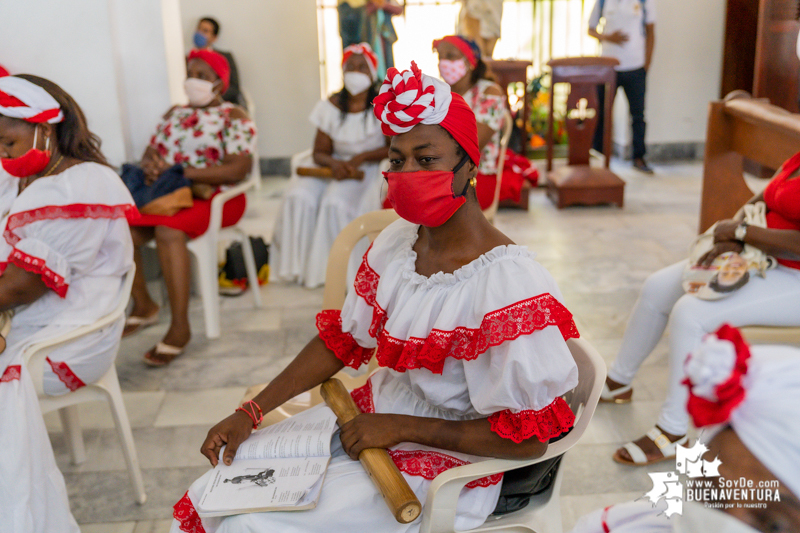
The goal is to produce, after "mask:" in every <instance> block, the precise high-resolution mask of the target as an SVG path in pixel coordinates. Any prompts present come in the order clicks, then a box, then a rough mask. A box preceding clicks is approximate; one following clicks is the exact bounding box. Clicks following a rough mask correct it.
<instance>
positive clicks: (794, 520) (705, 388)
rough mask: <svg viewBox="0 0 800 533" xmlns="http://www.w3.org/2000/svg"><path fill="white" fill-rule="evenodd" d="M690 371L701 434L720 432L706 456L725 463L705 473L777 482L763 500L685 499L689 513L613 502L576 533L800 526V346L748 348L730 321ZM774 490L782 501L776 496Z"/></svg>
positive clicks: (760, 483)
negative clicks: (714, 471)
mask: <svg viewBox="0 0 800 533" xmlns="http://www.w3.org/2000/svg"><path fill="white" fill-rule="evenodd" d="M686 375H687V380H686V381H685V383H686V384H687V385H688V387H689V405H688V410H689V414H690V415H691V416H692V419H693V421H694V424H695V426H697V427H707V428H708V429H706V430H705V431H704V432H702V433H701V435H700V437H701V440H704V439H703V437H707V436H710V437H713V438H711V439H710V440H709V441H708V444H707V445H708V448H709V450H708V452H707V453H706V456H705V459H707V460H713V459H715V458H717V459H719V461H720V463H721V464H720V466H719V475H720V476H719V477H716V476H715V477H709V478H705V479H708V480H710V481H709V482H710V483H712V486H714V487H717V486H719V483H720V481H721V480H723V479H727V480H737V481H738V480H740V479H744V480H746V482H751V483H752V487H754V488H757V489H758V488H759V487H771V488H769V489H766V488H762V490H761V491H760V492H761V494H762V499H761V500H760V501H758V500H757V498H758V492H759V491H758V490H757V491H756V496H755V499H756V501H754V499H753V497H751V499H748V500H737V499H736V497H735V495H734V496H732V497H730V498H727V497H726V499H718V500H714V501H708V502H706V503H708V504H713V505H710V506H708V507H707V506H705V505H704V504H703V503H695V502H684V503H683V515H682V516H679V515H673V516H672V517H671V518H667V517H666V516H665V515H664V514H662V512H663V510H664V509H663V508H662V507H660V508H654V507H653V506H652V505H651V504H649V503H647V502H631V503H625V504H620V505H614V506H611V507H607V508H605V509H602V510H597V511H595V512H593V513H591V514H589V515H586V516H585V517H583V518H582V519H581V520H580V521H579V522H578V525H577V526H576V527H575V529H574V530H573V531H572V533H661V532H664V533H666V532H672V531H676V532H687V533H688V532H692V533H701V532H703V533H704V532H706V531H713V532H714V533H754V532H756V531H761V532H763V533H795V532H797V531H800V499H798V496H800V446H798V443H799V442H800V417H798V416H797V406H798V405H800V350H798V349H797V348H790V347H787V346H754V347H753V348H749V347H748V346H747V345H746V344H745V342H744V340H743V339H742V337H741V335H740V334H739V331H738V330H736V329H734V328H732V327H730V326H727V325H726V326H722V327H721V328H720V329H719V330H718V331H717V332H716V333H714V334H710V335H708V336H707V337H706V338H705V339H704V341H703V344H702V345H701V346H700V347H699V348H698V349H697V350H695V352H693V353H692V354H691V355H690V356H689V358H688V360H687V362H686ZM766 490H770V491H771V492H772V496H771V497H769V498H768V497H767V496H766V494H765V491H766ZM775 492H777V495H778V498H779V501H773V500H774V499H775V497H774V493H775ZM748 504H750V505H748ZM752 504H763V506H759V505H752ZM713 508H722V509H724V512H720V511H716V510H713Z"/></svg>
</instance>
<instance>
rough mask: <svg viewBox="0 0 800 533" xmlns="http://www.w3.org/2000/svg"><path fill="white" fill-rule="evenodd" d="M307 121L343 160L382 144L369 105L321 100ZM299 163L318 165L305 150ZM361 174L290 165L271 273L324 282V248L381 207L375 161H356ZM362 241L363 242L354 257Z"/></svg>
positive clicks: (310, 282) (308, 283)
mask: <svg viewBox="0 0 800 533" xmlns="http://www.w3.org/2000/svg"><path fill="white" fill-rule="evenodd" d="M309 120H310V121H311V123H312V124H313V125H314V126H315V127H316V128H317V129H318V130H319V131H321V132H323V133H325V134H326V135H328V136H329V137H330V138H331V140H332V141H333V157H334V158H335V159H340V160H344V161H347V160H349V159H351V158H352V157H353V156H356V155H358V154H360V153H363V152H368V151H370V150H376V149H378V148H381V147H382V146H385V145H386V137H385V136H384V135H383V132H382V131H381V123H380V122H379V121H378V119H377V118H375V115H374V114H373V113H372V110H371V109H370V110H367V111H365V112H360V113H346V114H345V116H344V118H342V112H341V111H340V110H339V108H338V107H336V106H335V105H333V104H332V103H331V102H330V100H327V99H325V100H320V101H319V102H318V103H317V105H316V106H315V107H314V110H313V111H312V112H311V116H310V117H309ZM296 164H297V166H299V167H313V166H316V164H315V163H314V160H313V157H312V156H309V157H307V158H305V159H303V160H301V161H298V162H296ZM358 168H359V170H361V171H363V172H364V179H362V180H341V181H337V180H332V179H323V178H312V177H308V176H298V175H297V174H296V172H294V170H295V169H292V170H293V174H292V177H291V180H290V181H289V188H288V189H287V190H286V192H285V193H284V195H283V201H282V202H281V207H280V210H279V211H278V216H277V218H276V221H275V230H274V231H273V232H272V246H271V248H270V276H271V277H272V279H274V280H283V281H292V282H297V283H301V284H303V285H305V286H306V287H308V288H314V287H319V286H320V285H322V284H324V283H325V268H326V265H327V264H328V253H329V252H330V249H331V246H333V241H334V240H335V239H336V236H337V235H339V233H340V232H341V231H342V229H344V227H345V226H346V225H347V224H349V223H350V222H352V221H353V220H354V219H355V218H356V217H358V216H359V215H363V214H364V213H367V212H369V211H375V210H378V209H380V208H381V185H382V183H383V180H382V179H381V174H380V171H379V165H378V163H377V162H374V161H373V162H366V163H363V164H362V165H361V166H359V167H358ZM365 249H366V247H364V248H361V250H360V251H359V253H358V255H356V256H355V257H356V264H355V266H357V265H358V263H357V260H358V258H359V257H360V255H361V253H363V252H364V250H365Z"/></svg>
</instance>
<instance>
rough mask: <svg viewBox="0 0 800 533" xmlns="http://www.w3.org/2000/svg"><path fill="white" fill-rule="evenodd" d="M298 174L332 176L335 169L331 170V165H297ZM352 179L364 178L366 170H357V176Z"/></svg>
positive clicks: (315, 176) (318, 176)
mask: <svg viewBox="0 0 800 533" xmlns="http://www.w3.org/2000/svg"><path fill="white" fill-rule="evenodd" d="M297 175H298V176H308V177H311V178H332V177H333V170H331V167H297ZM352 179H356V180H363V179H364V171H363V170H359V171H357V172H356V177H355V178H352Z"/></svg>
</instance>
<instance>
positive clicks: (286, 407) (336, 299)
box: [242, 154, 400, 426]
mask: <svg viewBox="0 0 800 533" xmlns="http://www.w3.org/2000/svg"><path fill="white" fill-rule="evenodd" d="M298 155H301V154H298ZM398 218H400V217H399V216H398V215H397V213H396V212H395V211H394V209H382V210H380V211H371V212H369V213H366V214H364V215H361V216H360V217H358V218H356V219H355V220H353V221H352V222H351V223H349V224H348V225H347V226H345V227H344V229H343V230H342V231H341V233H339V235H338V236H337V237H336V240H334V241H333V246H331V253H330V254H329V255H328V267H327V270H326V272H325V289H324V292H323V293H322V308H323V309H341V308H342V306H343V305H344V299H345V296H346V294H347V266H348V263H349V261H350V254H351V253H352V251H353V249H354V248H355V247H356V245H357V244H358V242H359V241H360V240H361V239H362V238H364V237H367V238H368V239H369V240H370V241H373V240H375V237H377V236H378V234H379V233H380V232H381V231H382V230H383V228H385V227H386V226H388V225H389V224H391V223H392V222H394V221H395V220H397V219H398ZM377 366H378V364H377V361H376V360H375V358H374V357H373V358H372V359H371V360H370V363H369V371H368V372H367V373H366V374H363V375H361V376H358V377H353V376H351V375H350V374H349V373H347V372H345V371H341V372H338V373H337V374H336V376H334V377H336V378H338V379H340V380H341V381H342V383H344V386H345V387H346V388H347V389H348V390H352V389H355V388H357V387H360V386H361V385H363V384H364V383H366V380H367V375H368V374H369V373H370V372H371V371H372V370H374V369H375V368H377ZM266 385H267V384H266V383H262V384H261V385H256V386H253V387H250V388H249V389H248V390H247V393H245V396H244V398H243V400H242V403H243V402H246V401H247V400H251V399H253V397H254V396H255V395H256V394H258V393H259V392H261V390H262V389H263V388H264V387H266ZM321 402H322V396H320V394H319V387H315V388H314V389H312V390H311V391H309V392H307V393H304V394H301V395H300V396H298V397H296V398H293V399H291V400H289V401H288V402H286V403H284V404H283V405H281V406H280V407H278V408H277V409H275V410H274V411H272V412H270V413H268V414H266V415H265V416H264V422H263V423H262V426H267V425H270V424H274V423H276V422H280V421H281V420H283V419H285V418H289V417H290V416H293V415H296V414H297V413H299V412H302V411H305V410H306V409H308V408H309V407H313V406H314V405H317V404H318V403H321Z"/></svg>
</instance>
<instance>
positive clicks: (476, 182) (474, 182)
mask: <svg viewBox="0 0 800 533" xmlns="http://www.w3.org/2000/svg"><path fill="white" fill-rule="evenodd" d="M469 184H470V185H472V188H473V189H474V188H476V187H477V186H478V179H477V178H470V179H469Z"/></svg>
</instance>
